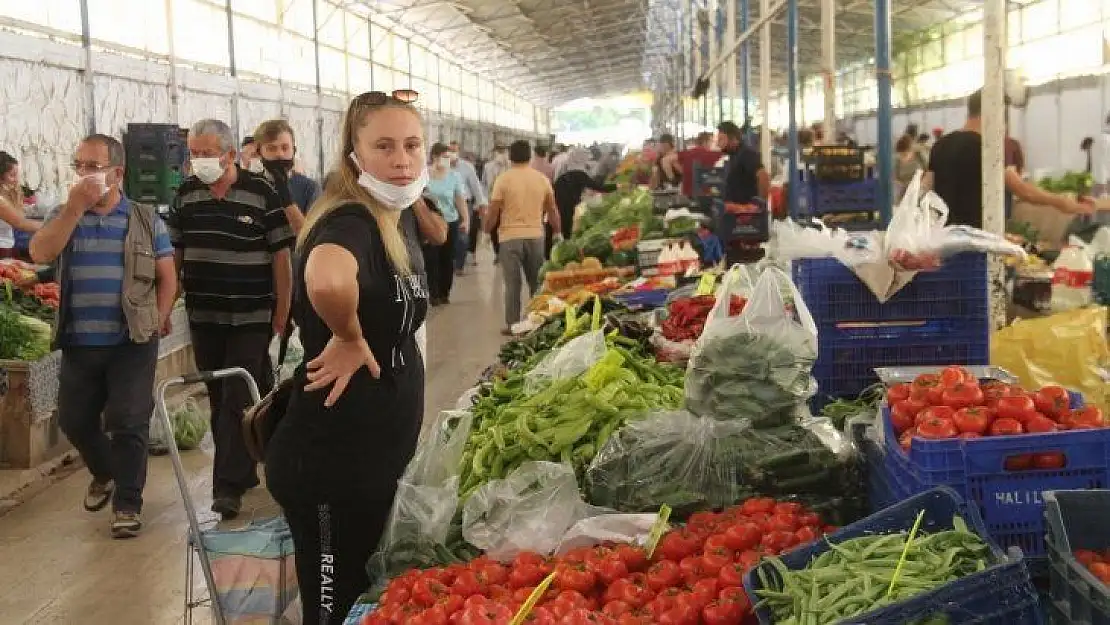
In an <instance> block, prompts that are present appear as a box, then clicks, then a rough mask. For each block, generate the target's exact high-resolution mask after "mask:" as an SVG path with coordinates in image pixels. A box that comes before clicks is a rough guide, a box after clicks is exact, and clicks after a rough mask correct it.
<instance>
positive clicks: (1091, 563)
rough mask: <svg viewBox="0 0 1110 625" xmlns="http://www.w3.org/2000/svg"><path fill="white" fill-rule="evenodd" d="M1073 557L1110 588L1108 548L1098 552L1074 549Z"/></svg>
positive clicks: (1109, 554)
mask: <svg viewBox="0 0 1110 625" xmlns="http://www.w3.org/2000/svg"><path fill="white" fill-rule="evenodd" d="M1075 559H1076V561H1078V562H1079V563H1080V564H1082V565H1083V566H1084V567H1086V568H1087V570H1088V571H1090V572H1091V574H1092V575H1094V576H1095V577H1097V578H1098V580H1099V581H1100V582H1102V583H1103V584H1104V585H1106V586H1107V588H1108V589H1110V549H1108V550H1106V551H1103V552H1101V553H1100V552H1098V551H1092V550H1090V549H1076V550H1075Z"/></svg>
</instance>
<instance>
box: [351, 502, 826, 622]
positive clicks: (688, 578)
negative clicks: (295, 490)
mask: <svg viewBox="0 0 1110 625" xmlns="http://www.w3.org/2000/svg"><path fill="white" fill-rule="evenodd" d="M834 529H835V528H832V527H827V526H825V525H824V524H823V523H822V520H821V518H820V516H819V515H818V514H816V513H814V512H812V511H810V510H807V509H806V508H805V507H804V506H803V505H802V504H799V503H797V502H776V501H775V500H774V499H768V498H756V499H748V500H746V501H743V502H740V503H738V504H737V505H734V506H730V507H728V508H726V509H724V510H722V511H721V512H708V511H706V512H700V513H698V514H695V515H694V516H691V517H690V519H689V520H688V522H687V523H686V525H685V526H683V527H678V528H674V529H672V530H670V531H667V532H666V533H664V534H663V535H662V536H661V538H660V540H659V542H658V544H657V546H656V548H655V550H654V552H653V553H651V554H650V555H649V553H648V552H647V551H646V550H645V549H644V548H642V547H639V546H636V545H632V544H627V543H603V544H600V545H597V546H595V547H583V548H579V549H573V550H570V551H568V552H566V553H564V554H561V555H557V556H553V557H548V556H546V555H544V554H538V553H533V552H523V553H520V554H519V555H517V556H516V557H515V558H514V559H513V560H512V562H510V563H507V564H502V563H499V562H496V561H494V560H491V559H487V558H484V557H480V558H476V559H474V560H472V561H471V562H469V563H468V564H455V565H451V566H446V567H436V568H430V569H427V570H423V571H420V570H412V571H409V572H407V573H405V574H403V575H400V576H398V577H396V578H394V579H393V580H392V581H391V582H390V583H389V585H388V586H387V587H386V589H385V592H384V593H383V594H382V595H381V597H380V598H379V601H378V608H377V609H376V610H375V611H373V612H371V613H369V614H367V615H366V616H365V617H364V618H363V620H362V625H394V624H396V625H400V624H402V623H403V624H418V623H427V624H447V623H454V624H458V625H468V624H477V623H482V624H496V625H509V623H510V622H512V619H513V617H514V615H515V614H516V613H517V612H518V610H520V609H521V607H522V606H523V605H524V604H525V601H527V600H528V598H529V596H530V595H532V593H533V591H535V590H536V588H537V586H539V585H540V584H541V583H542V582H544V580H545V579H546V578H547V577H548V576H552V580H551V582H550V585H549V586H548V587H547V589H546V590H545V591H543V593H542V594H541V595H540V596H539V598H538V600H537V602H536V603H535V605H534V606H533V607H532V608H531V610H530V611H529V612H528V615H527V616H526V617H525V618H524V620H523V622H524V623H531V624H535V625H548V624H550V625H555V624H562V623H565V624H568V625H577V624H583V625H585V624H588V623H607V624H610V625H641V624H642V625H666V624H687V625H739V624H741V623H754V622H755V620H754V616H753V615H752V613H751V604H750V602H749V600H748V597H747V594H746V593H745V592H744V589H743V576H744V574H745V573H746V572H747V571H748V569H750V568H752V567H753V566H754V565H755V564H756V563H757V562H759V560H760V559H761V558H762V557H764V556H766V555H773V554H778V553H782V552H784V551H787V550H789V549H791V548H792V547H794V546H795V545H798V544H804V543H808V542H811V541H813V540H816V539H818V538H819V537H820V536H822V535H823V534H825V533H827V532H829V531H832V530H834Z"/></svg>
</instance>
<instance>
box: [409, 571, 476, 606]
mask: <svg viewBox="0 0 1110 625" xmlns="http://www.w3.org/2000/svg"><path fill="white" fill-rule="evenodd" d="M449 594H451V592H450V590H448V588H447V586H446V585H444V584H443V582H440V581H438V580H436V579H429V578H426V577H422V578H420V579H418V580H416V581H415V582H413V584H412V600H413V601H415V602H416V603H418V604H420V605H426V606H430V605H432V604H433V603H435V602H436V601H438V600H439V598H440V597H446V596H447V595H449ZM472 594H473V593H472Z"/></svg>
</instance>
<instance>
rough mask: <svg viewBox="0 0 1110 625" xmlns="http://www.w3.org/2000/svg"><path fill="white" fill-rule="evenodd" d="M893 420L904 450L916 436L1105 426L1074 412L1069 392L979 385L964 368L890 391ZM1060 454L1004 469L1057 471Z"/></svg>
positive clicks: (1089, 414)
mask: <svg viewBox="0 0 1110 625" xmlns="http://www.w3.org/2000/svg"><path fill="white" fill-rule="evenodd" d="M887 402H888V403H889V404H890V407H891V408H890V421H891V426H893V428H894V432H895V433H896V434H897V435H898V442H899V444H900V445H901V447H902V449H905V450H909V449H910V446H911V445H912V442H913V439H914V438H924V439H930V440H936V439H945V438H957V437H958V438H979V437H982V436H1011V435H1015V434H1044V433H1048V432H1057V431H1061V430H1081V429H1091V428H1101V427H1105V425H1106V424H1105V423H1104V422H1103V418H1102V411H1101V410H1099V409H1098V408H1096V407H1090V406H1088V407H1084V408H1077V409H1074V410H1073V409H1072V408H1071V404H1070V398H1069V397H1068V391H1067V390H1066V389H1064V388H1063V387H1060V386H1046V387H1044V388H1042V389H1040V390H1038V391H1035V392H1030V391H1027V390H1025V389H1023V388H1021V387H1020V386H1016V385H1011V384H1004V383H1002V382H996V381H986V382H980V381H979V380H978V379H976V378H975V376H973V375H972V374H971V373H970V372H969V371H968V370H967V369H965V368H963V367H955V366H952V367H946V368H944V370H942V371H941V372H940V373H935V374H934V373H929V374H923V375H920V376H918V377H917V378H916V379H915V380H914V381H913V382H912V383H906V384H898V385H895V386H893V387H891V388H890V389H888V390H887ZM1064 462H1065V459H1064V457H1063V455H1062V454H1058V453H1045V454H1031V455H1028V456H1025V455H1023V456H1015V457H1013V458H1009V459H1007V462H1006V465H1007V466H1006V468H1007V469H1010V470H1021V469H1028V468H1036V469H1059V468H1062V467H1063V466H1064Z"/></svg>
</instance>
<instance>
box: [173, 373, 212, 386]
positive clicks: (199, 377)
mask: <svg viewBox="0 0 1110 625" xmlns="http://www.w3.org/2000/svg"><path fill="white" fill-rule="evenodd" d="M215 379H216V372H215V371H201V372H199V373H187V374H185V375H183V376H181V383H182V384H198V383H200V382H212V381H214V380H215Z"/></svg>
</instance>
